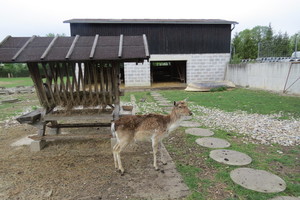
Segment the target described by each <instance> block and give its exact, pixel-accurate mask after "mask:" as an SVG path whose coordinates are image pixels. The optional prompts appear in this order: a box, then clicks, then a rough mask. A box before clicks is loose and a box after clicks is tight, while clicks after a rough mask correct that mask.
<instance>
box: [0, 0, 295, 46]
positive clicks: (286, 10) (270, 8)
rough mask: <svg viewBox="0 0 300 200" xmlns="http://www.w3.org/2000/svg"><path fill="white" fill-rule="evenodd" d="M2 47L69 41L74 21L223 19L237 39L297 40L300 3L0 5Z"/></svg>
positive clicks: (37, 0) (83, 0)
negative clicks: (59, 37)
mask: <svg viewBox="0 0 300 200" xmlns="http://www.w3.org/2000/svg"><path fill="white" fill-rule="evenodd" d="M0 8H1V10H0V41H1V40H2V39H4V38H5V37H6V36H7V35H11V36H27V37H29V36H32V35H39V36H45V35H46V34H47V33H60V34H61V33H65V34H66V35H70V29H69V24H65V23H63V21H64V20H67V19H73V18H106V19H107V18H112V19H120V18H124V19H129V18H138V19H141V18H150V19H224V20H231V21H237V22H238V23H239V24H238V25H236V27H235V29H234V31H233V33H235V32H236V31H242V30H244V29H246V28H253V27H254V26H256V25H263V26H268V24H269V23H271V24H272V27H273V28H274V30H275V31H276V32H279V31H281V32H283V33H284V32H287V33H288V34H289V35H293V34H295V33H297V32H299V31H300V11H299V8H300V0H247V1H244V0H205V1H203V0H180V1H178V0H170V1H167V0H147V1H143V0H79V1H76V0H72V1H70V0H47V1H43V0H0Z"/></svg>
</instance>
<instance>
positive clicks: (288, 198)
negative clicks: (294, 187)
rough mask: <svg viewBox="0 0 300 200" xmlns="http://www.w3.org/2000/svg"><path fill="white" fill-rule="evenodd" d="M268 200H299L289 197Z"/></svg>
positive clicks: (299, 199) (298, 199)
mask: <svg viewBox="0 0 300 200" xmlns="http://www.w3.org/2000/svg"><path fill="white" fill-rule="evenodd" d="M270 200H300V198H298V197H290V196H279V197H274V198H272V199H270Z"/></svg>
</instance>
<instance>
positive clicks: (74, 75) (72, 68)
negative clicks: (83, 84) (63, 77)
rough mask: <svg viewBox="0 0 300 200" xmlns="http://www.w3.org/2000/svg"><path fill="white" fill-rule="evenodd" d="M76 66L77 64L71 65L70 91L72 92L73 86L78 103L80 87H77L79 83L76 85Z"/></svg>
mask: <svg viewBox="0 0 300 200" xmlns="http://www.w3.org/2000/svg"><path fill="white" fill-rule="evenodd" d="M76 64H77V63H74V62H72V63H71V71H72V76H73V80H72V91H74V86H75V88H76V89H75V91H76V94H77V95H76V96H77V99H78V102H80V94H79V91H80V85H79V84H80V81H78V83H77V76H76V74H75V68H76ZM77 65H78V64H77Z"/></svg>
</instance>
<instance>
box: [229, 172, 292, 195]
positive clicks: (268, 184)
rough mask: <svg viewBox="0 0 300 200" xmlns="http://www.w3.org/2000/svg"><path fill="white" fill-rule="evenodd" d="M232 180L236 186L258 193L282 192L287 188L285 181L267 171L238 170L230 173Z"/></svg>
mask: <svg viewBox="0 0 300 200" xmlns="http://www.w3.org/2000/svg"><path fill="white" fill-rule="evenodd" d="M230 178H231V179H232V180H233V182H235V183H236V184H238V185H240V186H242V187H245V188H247V189H250V190H254V191H257V192H263V193H273V192H282V191H284V190H285V188H286V183H285V182H284V180H282V179H281V178H280V177H279V176H276V175H274V174H272V173H270V172H267V171H265V170H257V169H251V168H238V169H235V170H232V171H231V172H230Z"/></svg>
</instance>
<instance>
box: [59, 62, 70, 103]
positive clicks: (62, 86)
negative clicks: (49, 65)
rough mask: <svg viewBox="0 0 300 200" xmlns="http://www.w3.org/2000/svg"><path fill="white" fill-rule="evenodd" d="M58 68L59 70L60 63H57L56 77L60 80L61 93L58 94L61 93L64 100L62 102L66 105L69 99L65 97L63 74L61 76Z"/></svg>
mask: <svg viewBox="0 0 300 200" xmlns="http://www.w3.org/2000/svg"><path fill="white" fill-rule="evenodd" d="M60 68H61V67H60V63H57V73H58V76H59V78H60V86H61V88H62V91H60V92H62V94H63V96H64V98H65V99H64V101H63V102H64V103H67V102H68V101H69V99H68V96H67V90H66V87H65V83H64V77H63V74H62V72H61V70H60Z"/></svg>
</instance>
